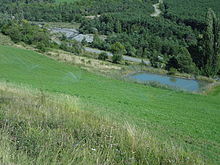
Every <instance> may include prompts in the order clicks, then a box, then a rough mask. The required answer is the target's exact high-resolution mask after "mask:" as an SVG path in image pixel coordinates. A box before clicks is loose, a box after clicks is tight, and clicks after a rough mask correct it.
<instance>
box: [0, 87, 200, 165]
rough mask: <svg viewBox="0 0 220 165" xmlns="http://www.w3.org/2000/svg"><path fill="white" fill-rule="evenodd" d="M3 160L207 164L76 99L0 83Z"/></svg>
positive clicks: (0, 151) (0, 161)
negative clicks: (84, 108)
mask: <svg viewBox="0 0 220 165" xmlns="http://www.w3.org/2000/svg"><path fill="white" fill-rule="evenodd" d="M0 134H1V136H0V145H1V147H0V164H17V165H19V164H21V165H29V164H54V165H55V164H63V165H66V164H82V165H83V164H97V165H98V164H132V165H135V164H138V165H140V164H145V165H146V164H151V165H153V164H154V165H157V164H158V165H159V164H167V165H168V164H179V165H180V164H182V165H189V164H195V165H199V164H201V165H202V164H203V162H202V161H201V160H200V159H199V158H198V157H196V156H195V155H193V154H192V153H190V152H188V153H186V152H184V151H183V150H182V149H180V148H178V147H175V146H170V145H167V144H163V145H162V144H160V143H158V142H157V141H156V139H155V138H153V137H152V136H151V135H150V134H149V133H146V132H142V131H140V130H138V129H135V128H134V127H132V126H131V125H130V124H128V123H127V124H125V126H123V127H122V126H120V125H117V124H115V123H112V122H110V121H107V120H105V119H104V118H99V117H97V116H96V115H95V114H93V113H90V112H86V111H82V110H81V109H80V108H79V100H78V99H77V98H74V97H71V96H66V95H51V94H49V93H42V92H40V91H38V90H30V89H27V88H22V87H17V86H14V85H13V86H12V85H11V84H8V83H7V84H5V83H0Z"/></svg>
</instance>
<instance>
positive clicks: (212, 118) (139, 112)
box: [0, 46, 220, 164]
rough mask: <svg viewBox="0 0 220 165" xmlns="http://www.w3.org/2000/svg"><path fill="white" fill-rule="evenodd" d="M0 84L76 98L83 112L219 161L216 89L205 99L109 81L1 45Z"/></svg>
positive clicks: (43, 57)
mask: <svg viewBox="0 0 220 165" xmlns="http://www.w3.org/2000/svg"><path fill="white" fill-rule="evenodd" d="M0 80H1V81H6V82H12V83H17V84H23V85H28V86H31V87H33V88H38V89H41V90H43V91H49V92H58V93H64V94H69V95H73V96H76V97H78V98H79V99H80V102H81V103H82V105H83V106H84V107H83V109H85V110H88V111H96V112H99V113H100V115H105V116H109V117H110V118H112V119H116V120H117V121H122V122H124V121H128V122H130V123H133V124H136V125H137V126H138V127H140V128H146V129H149V130H151V131H152V132H153V133H155V134H156V135H157V136H158V138H160V139H161V140H172V141H174V142H175V143H177V144H182V145H183V146H184V147H185V148H186V149H187V150H192V151H195V152H197V153H200V154H202V155H203V156H204V158H205V160H206V161H211V162H215V163H216V164H218V163H219V162H220V157H219V155H220V138H219V135H220V120H219V118H220V103H219V99H220V94H219V91H218V90H216V91H215V92H214V93H213V94H212V95H209V96H206V95H196V94H190V93H184V92H177V91H173V90H168V89H159V88H153V87H149V86H144V85H140V84H134V83H128V82H123V81H119V80H113V79H110V78H106V77H102V76H98V75H95V74H92V73H89V72H87V71H84V70H82V69H80V68H78V67H75V66H71V65H67V64H64V63H60V62H57V61H54V60H52V59H49V58H47V57H45V56H43V55H40V54H38V53H36V52H33V51H28V50H23V49H18V48H12V47H6V46H0Z"/></svg>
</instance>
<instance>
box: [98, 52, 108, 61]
mask: <svg viewBox="0 0 220 165" xmlns="http://www.w3.org/2000/svg"><path fill="white" fill-rule="evenodd" d="M98 59H99V60H103V61H105V60H107V59H108V55H107V54H106V53H105V52H103V53H100V54H99V57H98Z"/></svg>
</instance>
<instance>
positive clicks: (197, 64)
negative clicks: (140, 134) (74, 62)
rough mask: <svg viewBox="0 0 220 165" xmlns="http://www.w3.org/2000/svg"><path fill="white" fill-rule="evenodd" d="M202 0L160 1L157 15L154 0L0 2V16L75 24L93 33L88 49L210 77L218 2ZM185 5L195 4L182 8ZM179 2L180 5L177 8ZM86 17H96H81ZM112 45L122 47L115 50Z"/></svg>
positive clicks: (216, 54) (216, 49)
mask: <svg viewBox="0 0 220 165" xmlns="http://www.w3.org/2000/svg"><path fill="white" fill-rule="evenodd" d="M203 1H204V2H201V4H202V5H200V3H199V2H197V1H190V3H189V2H188V1H182V0H181V1H178V2H179V5H177V4H176V1H173V0H168V1H165V2H164V3H162V4H161V5H160V8H161V10H162V11H163V13H162V15H161V16H160V17H157V18H154V17H151V16H150V14H151V13H152V12H153V7H152V4H154V3H156V2H157V1H156V0H142V1H137V0H117V1H116V0H111V1H107V0H99V1H98V0H87V1H74V2H72V3H67V2H62V3H58V2H57V1H54V0H38V1H33V0H9V1H8V0H0V12H1V13H3V14H4V16H3V17H6V16H7V17H12V18H13V19H16V20H23V19H26V20H29V21H45V22H78V23H80V24H81V26H80V29H79V30H80V32H81V33H86V34H87V33H90V34H94V35H95V37H94V41H93V43H91V44H89V43H83V44H86V45H89V46H90V47H94V48H98V49H101V50H106V51H111V52H113V53H115V54H118V55H119V56H120V55H122V54H124V55H128V56H133V57H139V58H148V59H149V60H150V62H151V65H152V66H153V67H156V68H162V69H166V70H176V71H179V72H185V73H191V74H196V75H200V74H201V75H205V76H212V77H213V76H215V75H217V74H219V68H220V62H219V61H220V57H219V56H220V55H219V54H220V53H219V52H220V50H219V45H220V41H219V40H220V36H219V29H220V24H219V19H218V16H219V12H218V9H217V8H218V7H217V6H219V5H216V4H218V3H219V2H217V1H216V0H212V1H211V2H210V3H209V5H207V3H208V2H207V1H206V0H203ZM185 4H186V5H185ZM189 5H191V6H192V7H193V6H195V5H199V6H200V7H198V8H195V10H190V12H188V6H189ZM174 6H175V7H174ZM180 6H184V7H181V9H179V8H178V7H180ZM207 6H209V7H211V8H212V9H211V8H210V9H208V8H207ZM186 10H187V12H186ZM215 11H216V13H215ZM183 13H185V14H183ZM90 15H94V16H95V15H99V16H100V17H96V18H95V19H86V18H85V17H84V16H90ZM5 26H8V25H5ZM17 27H19V26H17ZM5 29H6V28H2V32H3V33H4V34H9V32H7V30H5ZM17 31H19V29H17ZM99 35H106V36H107V39H106V40H101V39H100V38H99V37H98V36H99ZM20 40H22V39H20ZM43 44H44V45H45V43H43ZM115 44H116V45H117V44H118V45H120V47H121V48H122V49H123V50H120V51H115V50H114V46H115ZM38 45H39V44H38ZM41 45H42V44H41ZM213 66H214V67H213Z"/></svg>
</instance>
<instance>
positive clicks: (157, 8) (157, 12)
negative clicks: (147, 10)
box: [151, 0, 163, 17]
mask: <svg viewBox="0 0 220 165" xmlns="http://www.w3.org/2000/svg"><path fill="white" fill-rule="evenodd" d="M161 3H163V0H159V2H158V3H156V4H154V5H153V7H154V13H152V14H151V17H159V16H160V14H161V13H162V11H161V10H160V4H161Z"/></svg>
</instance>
